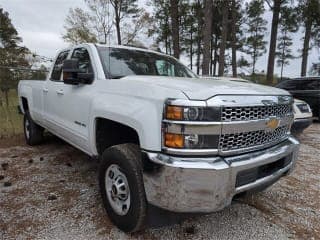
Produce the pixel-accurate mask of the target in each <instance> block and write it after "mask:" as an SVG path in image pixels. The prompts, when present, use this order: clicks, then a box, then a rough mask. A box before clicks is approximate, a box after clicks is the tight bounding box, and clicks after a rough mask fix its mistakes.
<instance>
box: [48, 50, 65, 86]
mask: <svg viewBox="0 0 320 240" xmlns="http://www.w3.org/2000/svg"><path fill="white" fill-rule="evenodd" d="M68 54H69V51H64V52H61V53H60V54H59V55H58V57H57V60H56V62H55V63H54V66H53V69H52V73H51V78H50V79H51V80H54V81H60V77H61V72H62V64H63V61H64V60H66V58H67V57H68Z"/></svg>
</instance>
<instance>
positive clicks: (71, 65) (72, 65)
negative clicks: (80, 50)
mask: <svg viewBox="0 0 320 240" xmlns="http://www.w3.org/2000/svg"><path fill="white" fill-rule="evenodd" d="M62 70H63V72H65V73H78V72H80V69H79V60H78V59H66V60H64V62H63V66H62Z"/></svg>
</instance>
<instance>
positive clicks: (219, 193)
mask: <svg viewBox="0 0 320 240" xmlns="http://www.w3.org/2000/svg"><path fill="white" fill-rule="evenodd" d="M298 149H299V142H298V141H297V140H296V139H294V138H293V137H290V138H289V139H287V140H286V141H284V142H282V143H280V144H278V145H276V146H273V147H271V148H268V149H264V150H261V151H255V152H251V153H247V154H242V155H239V156H232V157H210V158H204V157H201V158H200V157H199V158H195V157H193V158H185V157H173V156H168V155H165V154H162V153H150V152H146V154H147V156H148V158H149V160H150V161H152V162H154V163H157V164H159V165H158V166H159V168H157V169H156V170H154V171H152V172H149V171H145V172H144V175H143V178H144V185H145V190H146V196H147V200H148V202H150V203H151V204H153V205H155V206H158V207H161V208H164V209H167V210H170V211H174V212H213V211H218V210H220V209H223V208H224V207H226V206H228V205H229V204H230V203H231V201H232V198H233V197H234V195H236V194H237V193H241V192H244V191H248V190H253V189H256V188H259V187H262V186H268V185H271V184H272V183H274V182H275V181H276V180H278V179H279V178H280V177H281V176H283V175H284V174H286V173H288V172H290V171H291V170H292V169H293V167H294V165H295V161H296V159H297V154H298ZM282 159H286V160H288V164H286V165H284V166H283V167H281V168H279V169H277V170H276V171H274V172H272V173H271V174H270V175H264V176H263V177H261V178H257V179H256V180H255V181H253V182H250V183H248V184H244V185H239V184H238V183H236V182H237V176H239V173H243V171H244V170H250V169H258V168H259V167H262V166H267V165H268V164H269V165H270V164H271V163H275V162H277V161H278V160H279V161H280V160H282ZM238 180H239V179H238ZM236 184H237V186H236Z"/></svg>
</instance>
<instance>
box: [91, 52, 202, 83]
mask: <svg viewBox="0 0 320 240" xmlns="http://www.w3.org/2000/svg"><path fill="white" fill-rule="evenodd" d="M97 48H98V51H99V55H100V58H101V62H102V65H103V69H104V72H105V75H106V77H107V78H122V77H125V76H129V75H151V76H170V77H190V78H191V77H196V75H195V74H194V73H193V72H192V71H191V70H189V69H188V68H187V67H185V66H184V65H183V64H181V63H179V62H178V61H177V60H175V59H174V58H172V57H169V56H165V55H161V54H156V53H152V52H145V51H140V50H134V49H124V48H109V47H97Z"/></svg>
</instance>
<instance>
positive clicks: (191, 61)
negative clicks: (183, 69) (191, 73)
mask: <svg viewBox="0 0 320 240" xmlns="http://www.w3.org/2000/svg"><path fill="white" fill-rule="evenodd" d="M192 65H193V35H192V27H190V68H191V70H192V67H193V66H192Z"/></svg>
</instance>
